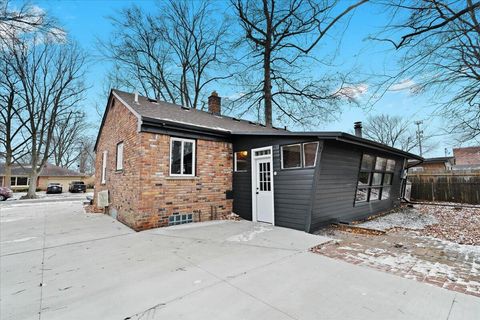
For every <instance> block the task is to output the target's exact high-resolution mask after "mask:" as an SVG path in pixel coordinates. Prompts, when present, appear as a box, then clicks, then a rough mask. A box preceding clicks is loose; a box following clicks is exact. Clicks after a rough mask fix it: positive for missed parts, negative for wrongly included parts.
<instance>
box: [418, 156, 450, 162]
mask: <svg viewBox="0 0 480 320" xmlns="http://www.w3.org/2000/svg"><path fill="white" fill-rule="evenodd" d="M453 159H455V158H454V157H436V158H425V160H424V161H423V163H444V162H450V161H452V160H453Z"/></svg>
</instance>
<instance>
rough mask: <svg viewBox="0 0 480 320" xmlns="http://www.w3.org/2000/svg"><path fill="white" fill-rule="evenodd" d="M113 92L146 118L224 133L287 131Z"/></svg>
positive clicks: (116, 91) (130, 94)
mask: <svg viewBox="0 0 480 320" xmlns="http://www.w3.org/2000/svg"><path fill="white" fill-rule="evenodd" d="M112 92H113V94H114V95H116V96H117V97H118V98H119V99H120V100H121V101H122V102H123V103H124V104H127V105H128V106H129V107H130V108H132V109H133V110H134V111H135V112H136V113H138V115H140V116H141V117H142V118H146V119H156V120H164V121H169V122H175V123H177V124H180V125H188V126H194V127H198V128H205V129H210V130H215V131H218V132H223V133H240V132H244V131H249V132H279V131H285V130H283V129H277V128H268V127H265V126H263V125H260V124H256V123H253V122H250V121H246V120H241V119H236V118H232V117H227V116H223V115H221V116H219V115H214V114H212V113H210V112H206V111H202V110H197V109H188V108H183V107H181V106H179V105H176V104H173V103H168V102H163V101H155V100H152V99H149V98H146V97H142V96H138V103H136V102H135V94H133V93H127V92H123V91H120V90H116V89H113V90H112Z"/></svg>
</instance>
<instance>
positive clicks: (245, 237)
mask: <svg viewBox="0 0 480 320" xmlns="http://www.w3.org/2000/svg"><path fill="white" fill-rule="evenodd" d="M272 230H273V228H272V227H271V226H269V227H267V226H263V225H255V226H253V230H248V231H245V232H242V233H240V234H236V235H233V236H231V237H229V238H227V241H232V242H247V241H252V240H253V239H254V238H255V237H256V236H257V235H259V234H261V233H264V232H268V231H272Z"/></svg>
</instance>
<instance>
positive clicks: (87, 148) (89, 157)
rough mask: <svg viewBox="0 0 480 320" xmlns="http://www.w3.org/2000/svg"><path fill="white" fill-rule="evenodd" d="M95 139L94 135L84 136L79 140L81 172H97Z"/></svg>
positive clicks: (79, 165) (79, 166)
mask: <svg viewBox="0 0 480 320" xmlns="http://www.w3.org/2000/svg"><path fill="white" fill-rule="evenodd" d="M94 146H95V139H94V138H93V137H89V136H84V137H82V138H81V139H80V141H79V154H80V157H79V159H78V169H79V171H80V172H81V173H87V174H94V173H95V152H94V151H93V148H94Z"/></svg>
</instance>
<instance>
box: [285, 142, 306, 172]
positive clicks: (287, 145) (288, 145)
mask: <svg viewBox="0 0 480 320" xmlns="http://www.w3.org/2000/svg"><path fill="white" fill-rule="evenodd" d="M293 146H300V166H298V167H289V168H285V167H284V166H283V147H293ZM302 150H303V148H302V144H301V143H294V144H286V145H283V146H281V147H280V164H281V166H282V170H291V169H301V168H302V162H303V159H302V156H303V155H302Z"/></svg>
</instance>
